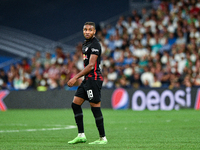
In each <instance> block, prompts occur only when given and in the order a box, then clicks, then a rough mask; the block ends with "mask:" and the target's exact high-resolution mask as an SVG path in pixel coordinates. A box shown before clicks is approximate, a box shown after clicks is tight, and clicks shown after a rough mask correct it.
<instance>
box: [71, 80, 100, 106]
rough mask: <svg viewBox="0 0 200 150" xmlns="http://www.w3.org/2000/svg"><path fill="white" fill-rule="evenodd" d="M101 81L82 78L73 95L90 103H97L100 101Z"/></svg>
mask: <svg viewBox="0 0 200 150" xmlns="http://www.w3.org/2000/svg"><path fill="white" fill-rule="evenodd" d="M102 84H103V81H98V80H92V79H91V78H88V80H83V82H82V83H81V85H80V86H79V87H78V89H77V91H76V93H75V96H77V97H81V98H83V99H84V100H88V101H89V102H92V103H98V102H100V101H101V88H102Z"/></svg>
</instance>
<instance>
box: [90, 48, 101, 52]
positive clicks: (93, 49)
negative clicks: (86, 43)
mask: <svg viewBox="0 0 200 150" xmlns="http://www.w3.org/2000/svg"><path fill="white" fill-rule="evenodd" d="M91 50H92V52H99V50H98V49H95V48H92V49H91Z"/></svg>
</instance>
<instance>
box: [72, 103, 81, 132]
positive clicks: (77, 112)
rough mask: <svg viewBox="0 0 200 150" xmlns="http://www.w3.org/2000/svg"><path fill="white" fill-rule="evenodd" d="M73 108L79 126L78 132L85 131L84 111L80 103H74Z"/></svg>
mask: <svg viewBox="0 0 200 150" xmlns="http://www.w3.org/2000/svg"><path fill="white" fill-rule="evenodd" d="M71 106H72V109H73V111H74V118H75V120H76V125H77V127H78V133H84V128H83V112H82V108H81V106H80V105H77V104H75V103H72V105H71Z"/></svg>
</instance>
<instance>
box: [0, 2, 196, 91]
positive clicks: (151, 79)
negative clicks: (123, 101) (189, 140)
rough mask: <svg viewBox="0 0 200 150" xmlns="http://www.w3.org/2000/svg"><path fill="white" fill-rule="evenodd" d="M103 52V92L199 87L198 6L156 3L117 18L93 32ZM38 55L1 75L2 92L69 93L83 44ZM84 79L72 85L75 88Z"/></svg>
mask: <svg viewBox="0 0 200 150" xmlns="http://www.w3.org/2000/svg"><path fill="white" fill-rule="evenodd" d="M96 37H97V38H98V39H99V40H100V43H101V46H102V63H101V68H102V73H103V77H104V82H103V88H117V87H123V88H146V87H151V88H159V87H165V88H169V89H173V88H180V87H198V86H200V0H179V1H177V0H171V1H156V5H155V6H154V7H153V8H152V9H150V10H147V9H145V8H143V9H142V10H141V12H138V11H136V10H133V11H132V12H131V14H130V15H128V16H119V19H118V21H117V22H116V24H115V25H106V26H103V27H101V29H100V30H98V31H97V33H96ZM45 55H46V56H45V57H41V53H40V52H37V53H36V54H35V57H34V58H32V59H31V60H27V59H23V61H22V63H18V64H15V65H11V66H10V69H9V71H8V72H5V71H4V70H2V69H1V70H0V87H1V88H2V89H15V90H20V89H32V88H35V89H37V90H39V91H45V90H48V89H62V88H64V89H68V87H67V84H66V83H67V81H68V80H69V79H70V78H72V77H73V76H74V75H75V74H77V73H78V72H79V71H80V70H82V69H83V60H82V43H81V42H80V43H78V44H77V46H76V51H75V52H73V53H67V54H66V53H64V52H63V50H62V47H56V48H55V54H50V53H48V52H47V53H46V54H45ZM82 80H83V78H81V79H79V80H78V81H77V83H76V84H75V85H77V86H78V85H79V84H80V83H81V82H82Z"/></svg>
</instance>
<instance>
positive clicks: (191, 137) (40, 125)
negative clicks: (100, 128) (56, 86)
mask: <svg viewBox="0 0 200 150" xmlns="http://www.w3.org/2000/svg"><path fill="white" fill-rule="evenodd" d="M102 112H103V115H104V122H105V130H106V136H107V139H108V144H106V145H89V144H88V143H89V142H92V141H94V140H96V139H98V132H97V129H96V126H95V121H94V118H93V115H92V113H91V110H90V109H83V114H84V125H85V134H86V137H87V140H88V141H87V142H86V143H81V144H75V145H70V144H68V143H67V142H68V141H69V140H72V139H73V138H75V137H76V136H77V128H73V127H75V121H74V117H73V113H72V110H71V109H29V110H25V109H20V110H18V109H13V110H7V111H5V112H0V150H43V149H44V150H65V149H69V150H94V149H95V150H102V149H103V150H125V149H134V150H137V149H138V150H142V149H145V150H155V149H156V150H164V149H166V150H170V149H171V150H175V149H180V150H183V149H185V150H195V149H200V111H196V110H193V109H182V110H179V111H176V110H173V111H148V110H145V111H132V110H131V109H129V110H112V109H102ZM68 127H69V128H68ZM71 127H72V128H71Z"/></svg>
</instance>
